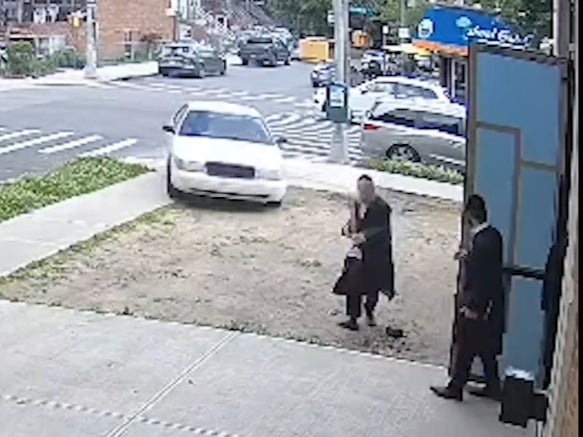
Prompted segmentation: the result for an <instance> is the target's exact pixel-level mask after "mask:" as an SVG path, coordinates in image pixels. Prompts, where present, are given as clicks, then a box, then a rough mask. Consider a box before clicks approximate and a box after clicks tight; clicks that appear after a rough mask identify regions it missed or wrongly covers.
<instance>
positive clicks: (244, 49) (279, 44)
mask: <svg viewBox="0 0 583 437" xmlns="http://www.w3.org/2000/svg"><path fill="white" fill-rule="evenodd" d="M239 57H240V58H241V62H242V63H243V65H249V63H250V62H256V63H258V64H261V65H269V66H272V67H275V66H277V65H278V64H279V63H280V62H281V63H283V64H285V65H289V64H290V59H291V53H290V51H289V48H288V47H287V45H286V44H285V43H284V42H283V41H282V40H281V39H279V38H277V37H272V36H261V37H251V38H248V39H247V40H246V41H244V42H243V43H242V44H241V46H240V47H239Z"/></svg>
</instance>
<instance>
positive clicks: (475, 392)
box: [468, 386, 502, 401]
mask: <svg viewBox="0 0 583 437" xmlns="http://www.w3.org/2000/svg"><path fill="white" fill-rule="evenodd" d="M468 393H469V394H471V395H472V396H476V397H478V398H488V399H492V400H494V401H500V398H501V397H502V393H501V391H500V388H499V387H498V388H496V387H489V386H486V387H481V388H477V387H474V388H469V389H468Z"/></svg>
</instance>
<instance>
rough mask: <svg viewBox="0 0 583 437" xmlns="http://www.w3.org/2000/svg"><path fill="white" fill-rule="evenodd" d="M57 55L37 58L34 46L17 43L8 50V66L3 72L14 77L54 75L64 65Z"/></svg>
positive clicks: (26, 43)
mask: <svg viewBox="0 0 583 437" xmlns="http://www.w3.org/2000/svg"><path fill="white" fill-rule="evenodd" d="M61 59H62V58H61V57H60V56H57V55H53V56H45V57H37V56H36V53H35V49H34V47H33V45H32V44H30V43H28V42H16V43H14V44H11V45H10V46H8V49H7V50H6V65H5V66H4V67H3V70H4V71H3V72H4V73H5V74H6V75H8V76H12V77H26V76H33V77H40V76H45V75H47V74H51V73H54V72H55V71H56V70H57V69H58V68H61V67H64V66H65V65H62V62H61Z"/></svg>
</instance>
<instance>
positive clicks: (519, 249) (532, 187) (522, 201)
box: [513, 167, 558, 270]
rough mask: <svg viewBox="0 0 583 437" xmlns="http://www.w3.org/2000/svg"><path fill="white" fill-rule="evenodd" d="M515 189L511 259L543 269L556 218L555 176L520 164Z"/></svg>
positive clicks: (529, 267) (530, 266)
mask: <svg viewBox="0 0 583 437" xmlns="http://www.w3.org/2000/svg"><path fill="white" fill-rule="evenodd" d="M519 180H520V187H519V191H518V211H517V226H516V246H515V253H514V257H513V259H514V262H515V264H516V265H519V266H522V267H526V268H528V269H531V270H544V268H545V263H546V261H547V254H548V250H549V248H550V247H551V245H552V242H553V231H554V229H555V223H556V219H557V211H556V209H555V208H554V205H556V204H557V200H558V199H557V194H558V193H557V191H558V187H557V182H558V181H557V176H556V175H555V174H554V173H552V172H550V171H548V170H544V169H538V168H528V167H522V168H521V172H520V179H519Z"/></svg>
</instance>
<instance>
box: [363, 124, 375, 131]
mask: <svg viewBox="0 0 583 437" xmlns="http://www.w3.org/2000/svg"><path fill="white" fill-rule="evenodd" d="M378 128H379V127H378V126H375V125H374V124H369V123H365V124H364V125H363V126H362V129H364V130H368V131H371V130H377V129H378Z"/></svg>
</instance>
